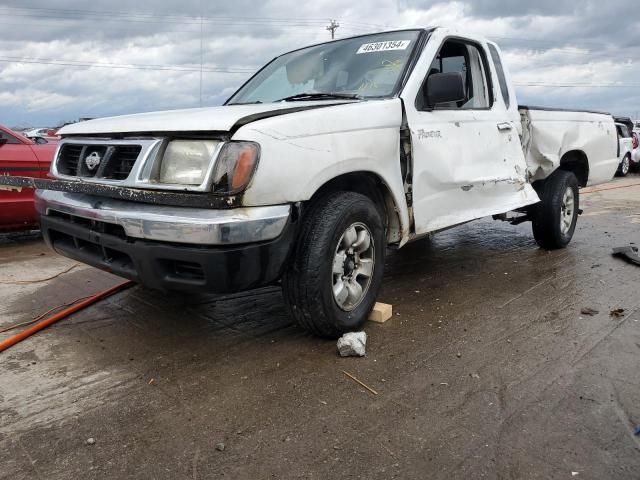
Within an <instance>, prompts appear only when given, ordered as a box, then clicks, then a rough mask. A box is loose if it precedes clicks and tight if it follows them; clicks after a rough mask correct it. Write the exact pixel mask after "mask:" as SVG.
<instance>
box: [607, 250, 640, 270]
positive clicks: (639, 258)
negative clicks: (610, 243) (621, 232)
mask: <svg viewBox="0 0 640 480" xmlns="http://www.w3.org/2000/svg"><path fill="white" fill-rule="evenodd" d="M612 255H613V256H614V257H620V258H624V259H625V260H627V261H629V262H631V263H635V264H636V265H640V254H638V247H633V246H631V245H629V246H628V247H617V248H614V249H613V252H612Z"/></svg>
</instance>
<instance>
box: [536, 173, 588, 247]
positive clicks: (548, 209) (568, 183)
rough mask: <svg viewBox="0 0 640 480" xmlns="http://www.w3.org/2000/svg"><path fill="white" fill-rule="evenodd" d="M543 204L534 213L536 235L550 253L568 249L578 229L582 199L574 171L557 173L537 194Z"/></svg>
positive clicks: (537, 239)
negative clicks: (558, 249)
mask: <svg viewBox="0 0 640 480" xmlns="http://www.w3.org/2000/svg"><path fill="white" fill-rule="evenodd" d="M538 194H539V195H540V199H541V202H540V203H539V204H537V205H536V206H535V209H534V212H533V222H532V225H533V236H534V238H535V239H536V242H537V243H538V245H539V246H540V247H542V248H545V249H547V250H553V249H557V248H564V247H566V246H567V245H568V244H569V242H570V241H571V239H572V238H573V234H574V232H575V229H576V223H577V221H578V212H579V210H580V198H579V191H578V179H577V178H576V176H575V175H574V174H573V173H572V172H567V171H564V170H556V171H555V172H554V173H553V174H552V175H551V176H549V178H547V179H546V180H545V181H544V184H543V185H542V189H541V191H539V192H538Z"/></svg>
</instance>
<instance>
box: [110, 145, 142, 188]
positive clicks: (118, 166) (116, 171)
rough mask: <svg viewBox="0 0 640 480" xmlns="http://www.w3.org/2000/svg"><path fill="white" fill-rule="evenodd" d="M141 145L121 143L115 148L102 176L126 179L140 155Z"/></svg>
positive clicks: (112, 178)
mask: <svg viewBox="0 0 640 480" xmlns="http://www.w3.org/2000/svg"><path fill="white" fill-rule="evenodd" d="M141 148H142V147H140V145H120V146H117V147H114V148H113V152H111V156H110V157H109V161H108V162H107V164H106V165H105V168H104V171H103V172H102V178H109V179H111V180H124V179H126V178H127V177H128V176H129V174H130V173H131V170H132V169H133V165H134V164H135V163H136V160H137V159H138V155H140V150H141Z"/></svg>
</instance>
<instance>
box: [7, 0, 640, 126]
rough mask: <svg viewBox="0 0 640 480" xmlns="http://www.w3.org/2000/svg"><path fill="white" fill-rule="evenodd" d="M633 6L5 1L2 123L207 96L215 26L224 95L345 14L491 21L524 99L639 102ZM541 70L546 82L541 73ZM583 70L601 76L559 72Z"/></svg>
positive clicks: (487, 30)
mask: <svg viewBox="0 0 640 480" xmlns="http://www.w3.org/2000/svg"><path fill="white" fill-rule="evenodd" d="M629 7H630V6H629V4H628V2H625V1H622V0H610V1H609V2H602V1H599V2H597V1H592V0H586V1H583V2H576V1H571V2H569V1H565V0H553V1H552V0H539V1H537V2H514V1H510V0H473V1H471V0H465V1H454V2H449V1H440V0H400V1H399V2H397V3H396V2H394V1H392V0H389V1H385V0H371V1H362V0H360V1H354V2H350V3H349V4H348V5H346V6H345V3H344V2H341V1H338V0H317V1H316V2H306V3H303V2H293V1H291V0H266V1H264V2H255V1H253V0H236V1H234V2H223V1H221V0H216V1H214V2H205V1H204V0H180V1H179V0H155V1H153V2H145V3H139V4H136V6H132V4H131V2H130V1H128V0H126V1H125V0H111V1H109V2H99V1H98V2H94V3H91V4H87V3H86V1H81V0H60V1H57V2H54V3H51V2H45V1H44V0H34V1H31V2H28V3H27V2H15V1H13V2H10V3H9V4H7V2H3V5H2V6H0V28H2V36H1V37H0V123H4V124H8V125H35V126H41V125H42V126H46V125H55V124H56V123H58V122H60V121H63V120H73V119H77V118H78V117H81V116H82V117H84V116H106V115H118V114H126V113H134V112H141V111H151V110H160V109H171V108H188V107H195V106H198V105H199V104H200V71H199V70H200V58H201V37H200V33H201V30H202V58H203V70H204V71H203V74H202V79H203V82H202V100H203V104H204V105H216V104H220V103H222V102H223V101H224V100H225V99H226V98H227V97H228V96H229V95H230V94H231V93H233V91H234V90H235V89H236V88H237V87H238V86H239V85H241V84H242V83H243V82H244V81H245V80H246V79H247V78H248V77H249V76H250V73H251V72H252V71H253V70H255V69H257V68H258V67H260V66H261V65H262V64H264V63H265V62H267V61H269V60H270V59H271V58H273V57H274V56H276V55H278V54H280V53H282V52H285V51H288V50H291V49H294V48H298V47H301V46H304V45H307V44H312V43H317V42H319V41H324V40H326V39H328V38H329V32H327V31H326V29H325V26H326V25H327V24H328V22H329V19H330V18H335V19H337V20H338V21H339V22H340V25H341V26H340V27H339V28H338V30H337V35H338V37H344V36H351V35H357V34H362V33H366V32H374V31H380V30H384V29H393V28H403V27H414V26H419V27H424V26H430V25H441V26H455V27H456V28H458V29H460V30H462V31H468V32H473V33H479V34H484V35H486V36H488V37H490V38H492V39H493V40H495V41H497V42H498V43H499V44H500V45H501V46H502V48H503V51H504V53H505V55H506V63H507V65H508V67H509V69H510V71H511V72H512V74H513V76H514V78H515V81H516V82H517V84H518V96H519V100H520V101H521V102H522V103H524V102H527V103H535V104H542V105H549V106H561V107H576V108H595V109H602V110H607V111H612V112H615V113H619V114H626V115H632V116H636V112H637V111H640V80H635V79H638V78H640V64H639V59H638V57H639V55H640V45H638V41H637V32H638V31H640V9H633V8H629ZM200 15H202V17H203V20H202V22H200ZM20 59H22V60H23V62H22V63H16V62H17V61H18V60H20ZM145 66H146V67H145ZM538 84H545V85H546V86H544V87H540V86H531V85H538ZM574 84H588V85H590V87H586V86H585V87H580V88H578V87H573V88H569V87H560V86H558V85H574ZM612 84H617V85H618V87H616V88H613V87H607V86H606V85H612ZM636 84H637V85H638V87H636V88H633V87H629V86H628V85H636ZM554 85H556V86H554ZM636 92H637V93H636Z"/></svg>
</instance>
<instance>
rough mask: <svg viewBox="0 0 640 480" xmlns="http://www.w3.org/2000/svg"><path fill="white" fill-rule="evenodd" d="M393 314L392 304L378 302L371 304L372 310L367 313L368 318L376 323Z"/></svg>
mask: <svg viewBox="0 0 640 480" xmlns="http://www.w3.org/2000/svg"><path fill="white" fill-rule="evenodd" d="M392 315H393V306H392V305H389V304H388V303H379V302H376V304H375V305H374V306H373V310H371V313H370V314H369V320H370V321H372V322H376V323H384V322H386V321H387V320H389V319H390V318H391V316H392Z"/></svg>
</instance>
